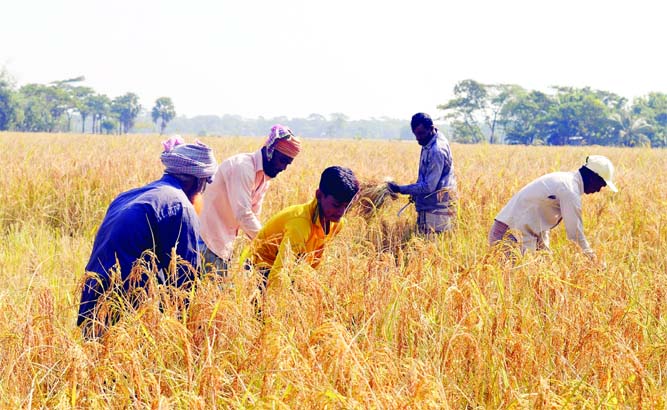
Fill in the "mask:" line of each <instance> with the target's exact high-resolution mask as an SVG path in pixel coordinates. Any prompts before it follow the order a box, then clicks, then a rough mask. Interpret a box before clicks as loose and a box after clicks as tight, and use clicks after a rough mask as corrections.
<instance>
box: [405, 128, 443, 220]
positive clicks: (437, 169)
mask: <svg viewBox="0 0 667 410" xmlns="http://www.w3.org/2000/svg"><path fill="white" fill-rule="evenodd" d="M400 192H401V193H402V194H406V195H412V197H413V198H414V199H415V207H416V208H417V211H418V212H421V211H426V212H433V211H438V210H445V209H447V208H449V203H450V200H452V199H453V198H454V197H455V196H456V178H455V176H454V161H453V158H452V152H451V150H450V148H449V142H448V141H447V138H446V137H445V136H444V135H443V134H442V133H441V132H440V131H438V132H437V134H436V136H435V137H433V139H432V140H431V141H430V142H429V143H428V144H426V145H425V146H423V147H422V150H421V155H420V157H419V175H418V177H417V182H415V183H414V184H410V185H403V186H401V187H400Z"/></svg>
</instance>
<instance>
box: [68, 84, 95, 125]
mask: <svg viewBox="0 0 667 410" xmlns="http://www.w3.org/2000/svg"><path fill="white" fill-rule="evenodd" d="M72 95H73V98H74V106H75V108H76V110H77V111H78V112H79V115H80V116H81V132H82V133H85V132H86V119H87V118H88V116H89V115H90V114H91V113H92V112H93V111H92V108H91V104H90V100H91V99H92V98H93V97H94V96H95V90H93V89H92V88H90V87H74V88H73V89H72Z"/></svg>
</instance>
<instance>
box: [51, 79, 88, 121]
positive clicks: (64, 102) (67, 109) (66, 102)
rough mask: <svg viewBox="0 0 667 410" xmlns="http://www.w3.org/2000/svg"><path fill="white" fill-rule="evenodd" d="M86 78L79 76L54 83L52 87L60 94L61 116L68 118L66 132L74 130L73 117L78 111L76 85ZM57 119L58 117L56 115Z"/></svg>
mask: <svg viewBox="0 0 667 410" xmlns="http://www.w3.org/2000/svg"><path fill="white" fill-rule="evenodd" d="M85 79H86V77H84V76H82V75H81V76H78V77H74V78H68V79H65V80H57V81H52V82H51V83H50V85H51V86H52V87H53V88H54V89H55V92H56V93H57V94H58V98H59V107H58V109H59V110H60V111H61V113H60V115H62V114H65V115H66V116H67V123H66V124H67V125H66V127H65V131H66V132H70V131H71V129H72V115H73V114H74V112H76V111H77V105H78V102H77V96H76V92H75V88H77V87H76V86H75V85H74V84H76V83H79V82H81V81H84V80H85ZM54 116H55V117H56V118H57V117H58V115H54Z"/></svg>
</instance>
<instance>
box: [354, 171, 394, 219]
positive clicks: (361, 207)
mask: <svg viewBox="0 0 667 410" xmlns="http://www.w3.org/2000/svg"><path fill="white" fill-rule="evenodd" d="M387 182H391V178H385V180H384V181H383V182H381V183H377V182H366V183H363V184H362V185H361V188H360V189H359V194H358V198H357V206H356V208H357V209H358V213H359V215H361V216H362V217H363V218H364V219H369V218H370V217H372V216H373V215H375V214H376V212H377V211H378V210H379V209H380V208H382V207H383V206H384V205H385V204H386V203H387V200H388V199H391V200H394V199H396V198H398V194H397V193H395V192H392V191H391V190H390V189H389V186H388V185H387Z"/></svg>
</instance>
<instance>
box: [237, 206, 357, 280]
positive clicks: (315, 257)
mask: <svg viewBox="0 0 667 410" xmlns="http://www.w3.org/2000/svg"><path fill="white" fill-rule="evenodd" d="M344 223H345V222H344V219H341V220H340V222H337V223H336V222H330V226H329V232H328V233H327V234H325V233H324V228H323V227H322V224H321V222H320V218H319V210H318V206H317V199H313V200H312V201H310V202H307V203H305V204H300V205H293V206H289V207H287V208H285V209H283V210H282V211H280V212H278V213H277V214H275V215H274V216H273V217H271V219H269V220H268V221H267V222H266V224H265V225H264V227H263V228H262V229H261V230H260V231H259V234H257V237H255V239H254V240H253V241H252V243H251V244H250V246H249V247H248V248H247V249H246V250H245V251H244V256H243V259H245V257H249V258H250V260H251V262H252V264H253V265H254V266H256V267H258V268H270V269H271V272H270V274H269V282H271V281H272V280H274V279H273V278H274V277H275V276H276V275H282V270H283V267H284V265H285V262H286V260H287V258H288V257H289V256H288V255H290V254H291V255H293V256H295V257H299V258H301V257H302V258H305V260H306V261H307V262H308V263H309V264H310V265H311V266H312V267H313V268H316V267H317V266H318V265H319V264H320V262H321V260H322V254H323V252H324V247H325V245H326V244H327V243H328V242H329V241H330V240H331V239H333V238H334V237H335V236H336V235H337V234H338V232H340V229H341V228H342V226H343V224H344ZM283 276H284V275H283Z"/></svg>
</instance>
